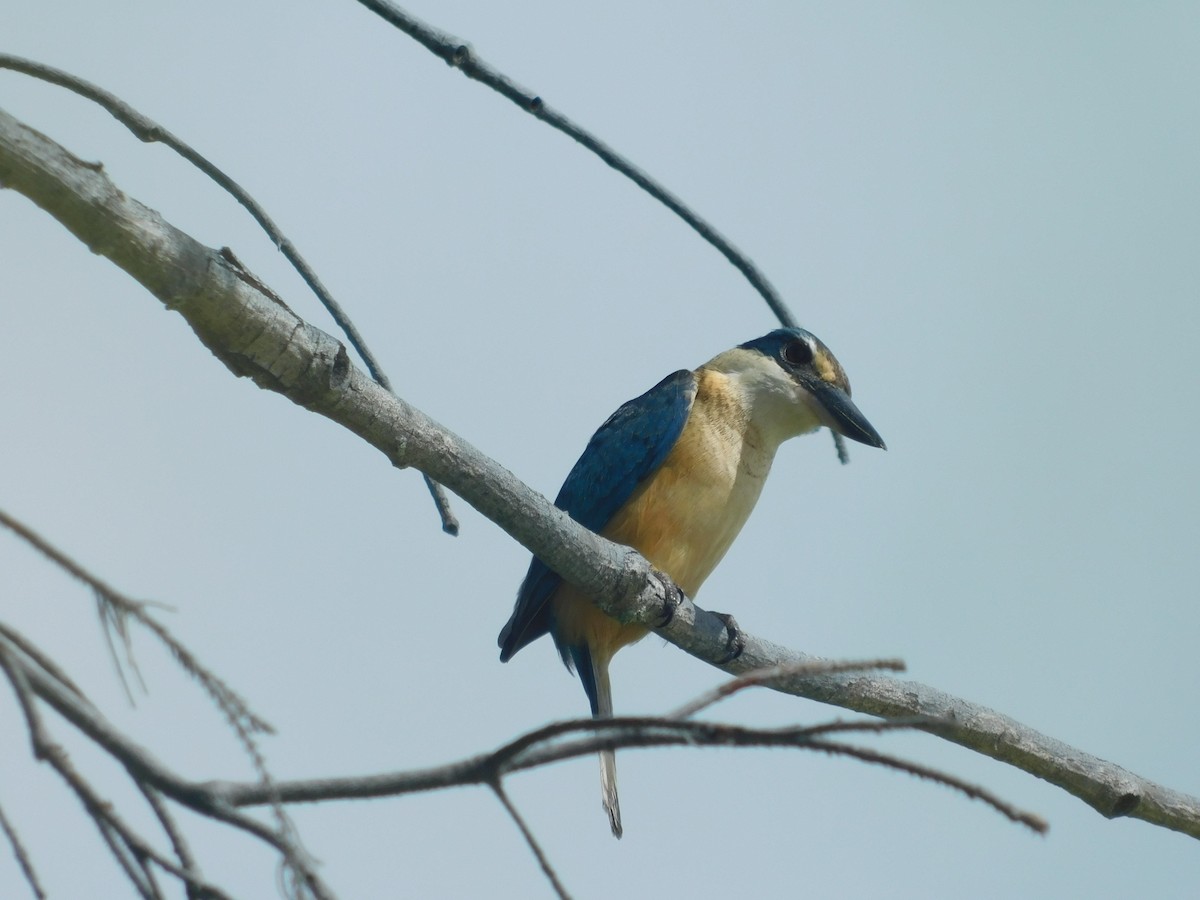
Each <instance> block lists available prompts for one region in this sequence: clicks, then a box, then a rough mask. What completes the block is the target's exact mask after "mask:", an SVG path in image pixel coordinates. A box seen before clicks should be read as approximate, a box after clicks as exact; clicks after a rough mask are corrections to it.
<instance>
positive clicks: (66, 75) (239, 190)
mask: <svg viewBox="0 0 1200 900" xmlns="http://www.w3.org/2000/svg"><path fill="white" fill-rule="evenodd" d="M0 69H11V70H12V71H14V72H21V73H22V74H25V75H29V76H30V77H32V78H37V79H40V80H41V81H45V82H48V83H50V84H55V85H58V86H59V87H62V88H66V89H67V90H69V91H71V92H72V93H74V94H78V95H79V96H80V97H84V98H86V99H88V100H91V101H92V102H93V103H95V104H96V105H97V106H99V107H100V108H101V109H103V110H105V111H106V112H107V113H109V115H111V116H112V117H113V118H114V119H116V120H117V121H118V122H120V123H121V124H122V125H124V126H125V127H126V128H128V129H129V130H130V131H131V132H132V133H133V135H134V137H136V138H137V139H138V140H140V141H143V142H144V143H159V144H163V145H164V146H166V147H169V148H170V149H171V150H174V151H175V152H176V153H178V154H179V155H180V156H182V157H183V158H184V159H185V160H187V161H188V162H189V163H191V164H192V165H193V166H195V167H196V168H197V169H199V170H200V171H201V172H203V173H204V174H205V175H207V176H208V177H209V178H211V179H212V180H213V181H214V182H216V184H217V185H218V186H219V187H220V188H221V189H222V190H224V191H225V192H226V193H228V194H229V195H230V196H231V197H233V198H234V199H235V200H236V201H237V202H238V203H240V204H241V205H242V206H243V207H244V208H245V210H246V211H247V212H248V213H250V216H251V217H252V218H253V219H254V221H255V222H257V223H258V224H259V227H260V228H262V230H263V231H265V232H266V234H267V237H269V238H270V239H271V243H273V244H274V245H275V247H276V248H277V249H278V250H279V251H280V252H281V253H282V254H283V255H284V258H285V259H287V261H288V262H290V263H291V264H292V267H293V268H294V269H295V270H296V271H297V272H298V273H299V274H300V277H301V278H302V279H304V283H305V284H307V285H308V286H309V288H310V289H311V290H312V292H313V293H314V294H315V295H316V297H317V299H318V300H319V301H320V302H321V305H322V306H324V307H325V309H326V311H327V312H328V313H329V315H330V317H332V319H333V321H334V323H335V324H336V325H337V326H338V328H339V329H341V331H342V333H343V334H344V335H346V340H348V341H349V342H350V346H352V347H353V348H354V350H355V352H356V353H358V355H359V358H360V359H361V360H362V361H363V364H364V365H366V367H367V371H369V372H370V373H371V377H372V378H374V379H375V381H376V382H377V383H378V384H379V385H380V386H382V387H383V389H384V390H386V391H391V390H392V383H391V381H390V380H389V379H388V377H387V375H386V374H385V373H384V371H383V366H381V365H380V364H379V361H378V360H377V359H376V358H375V355H374V354H373V353H372V352H371V350H370V348H369V347H367V342H366V339H365V338H363V336H362V333H361V332H360V331H359V330H358V326H356V325H355V324H354V321H353V320H352V319H351V318H350V316H349V315H348V314H347V313H346V311H345V310H344V309H342V306H341V304H340V303H338V302H337V300H335V299H334V297H333V294H331V293H330V292H329V290H328V289H327V288H326V287H325V285H324V283H323V282H322V281H321V279H320V277H318V275H317V273H316V270H314V269H313V268H312V266H310V265H309V264H308V261H307V260H306V259H305V258H304V257H303V256H301V255H300V251H299V250H297V249H296V245H295V244H293V243H292V242H291V240H290V239H289V238H288V237H287V235H285V234H284V233H283V231H282V230H281V229H280V228H279V226H278V225H276V224H275V221H274V220H273V219H272V218H271V217H270V216H269V215H268V214H267V211H266V210H265V209H264V208H263V207H262V206H261V205H260V204H259V203H258V201H257V200H255V199H254V198H253V197H252V196H251V195H250V193H249V192H248V191H247V190H246V189H245V188H243V187H242V186H241V185H240V184H238V183H237V182H236V181H234V180H233V178H231V177H230V176H229V175H228V174H226V173H225V172H224V171H223V170H222V169H221V168H219V167H218V166H217V165H216V164H215V163H213V162H211V161H209V159H208V158H207V157H205V156H204V155H203V154H201V153H200V152H199V151H197V150H196V149H195V148H194V147H192V146H191V145H190V144H188V143H186V142H185V141H183V140H182V139H180V138H178V137H176V136H175V135H174V134H172V133H171V132H170V131H168V130H167V129H166V128H164V127H163V126H162V125H160V124H159V123H158V122H156V121H154V120H153V119H151V118H150V117H149V116H146V115H144V114H143V113H140V112H138V111H137V110H136V109H134V108H133V107H132V106H130V105H129V104H128V103H126V102H125V101H124V100H122V99H121V98H120V97H117V96H116V95H114V94H111V93H109V92H108V91H106V90H104V88H102V87H100V86H99V85H95V84H92V83H91V82H90V81H86V80H84V79H82V78H79V77H78V76H75V75H72V74H71V73H70V72H65V71H63V70H62V69H56V68H55V67H53V66H48V65H45V64H43V63H39V62H34V61H33V60H31V59H24V58H22V57H20V56H13V55H12V54H9V53H0ZM422 476H423V477H424V479H425V485H426V487H428V488H429V493H430V494H431V495H432V497H433V502H434V506H435V507H436V509H437V511H438V516H439V517H440V518H441V521H442V531H444V532H446V534H449V535H457V534H458V528H459V524H458V519H457V518H456V517H455V515H454V511H453V510H452V509H451V508H450V498H449V497H447V496H446V492H445V491H444V490H443V489H442V486H441V485H440V484H438V483H437V482H436V481H434V480H433V479H432V478H430V477H429V476H428V475H426V474H425V473H422Z"/></svg>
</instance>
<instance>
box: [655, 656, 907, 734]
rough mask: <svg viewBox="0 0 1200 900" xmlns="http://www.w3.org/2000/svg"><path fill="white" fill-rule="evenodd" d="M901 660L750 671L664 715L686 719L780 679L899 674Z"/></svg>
mask: <svg viewBox="0 0 1200 900" xmlns="http://www.w3.org/2000/svg"><path fill="white" fill-rule="evenodd" d="M904 670H905V667H904V660H901V659H866V660H846V661H844V662H841V661H838V660H829V659H814V660H806V661H804V662H798V663H783V664H781V665H778V666H768V667H766V668H765V669H754V670H753V671H750V672H746V673H744V674H742V675H739V676H737V677H736V678H732V679H730V680H729V681H726V682H725V683H724V684H720V685H718V686H717V687H715V688H713V689H712V690H711V691H708V692H707V693H704V694H701V695H700V696H699V697H697V698H696V699H695V700H692V701H690V702H688V703H685V704H684V705H683V706H681V707H679V709H677V710H675V711H674V712H671V713H667V718H668V719H689V718H691V717H692V716H694V715H695V714H696V713H698V712H700V711H701V710H703V709H707V708H708V707H710V706H712V705H714V704H715V703H719V702H720V701H721V700H724V699H725V698H726V697H731V696H732V695H734V694H736V693H738V692H739V691H743V690H745V689H746V688H748V687H756V686H758V685H764V684H766V685H769V684H771V683H772V682H775V681H778V680H779V679H781V678H794V677H803V676H805V675H832V674H834V673H837V672H869V671H890V672H903V671H904Z"/></svg>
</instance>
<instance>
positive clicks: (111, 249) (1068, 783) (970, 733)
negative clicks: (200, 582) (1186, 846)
mask: <svg viewBox="0 0 1200 900" xmlns="http://www.w3.org/2000/svg"><path fill="white" fill-rule="evenodd" d="M0 186H3V187H9V188H13V189H15V190H17V191H19V192H20V193H22V194H24V195H25V196H27V197H28V198H29V199H31V200H33V202H34V203H36V204H37V205H38V206H40V207H42V208H43V209H45V210H46V211H47V212H49V213H50V214H51V215H53V216H54V217H55V218H56V219H57V220H58V221H59V222H61V223H62V224H63V225H64V226H65V227H66V228H67V229H69V230H70V231H71V232H72V233H73V234H75V235H76V236H77V237H78V238H79V239H80V240H81V241H83V242H84V243H85V244H86V245H87V246H88V247H89V248H91V249H92V250H93V251H94V252H96V253H100V254H103V255H104V256H107V257H108V258H109V259H111V260H112V261H113V262H115V263H116V264H117V265H119V266H120V267H121V268H123V269H124V270H125V271H127V272H128V273H129V274H130V275H132V276H133V277H134V278H135V279H136V280H137V281H138V282H140V283H141V284H142V285H143V286H144V287H146V288H147V289H148V290H149V291H150V292H151V293H153V294H154V295H155V296H156V297H158V299H159V300H160V301H162V303H163V304H164V305H165V306H166V307H167V308H168V309H173V310H175V311H177V312H179V313H180V314H181V315H182V316H183V317H184V318H185V319H186V320H187V322H188V323H189V325H190V326H191V327H192V329H193V331H195V333H196V335H197V337H199V338H200V340H201V342H202V343H203V344H204V345H205V346H206V347H208V349H209V350H210V351H211V352H212V353H213V354H214V355H215V356H216V357H217V358H218V359H219V360H221V362H223V363H224V364H225V365H226V366H227V367H228V368H229V369H230V371H232V372H234V373H235V374H237V375H241V376H246V377H249V378H252V379H253V380H254V382H255V383H256V384H258V385H259V386H260V387H263V388H267V389H270V390H273V391H276V392H278V393H280V394H283V395H284V396H285V397H288V398H289V399H290V400H292V402H294V403H297V404H299V405H300V406H303V407H305V408H306V409H309V410H312V411H313V412H317V413H320V414H321V415H323V416H326V417H328V418H330V419H332V420H333V421H335V422H337V423H339V424H341V425H343V426H344V427H346V428H348V429H349V430H350V431H352V432H354V433H355V434H356V435H358V436H359V437H361V438H362V439H363V440H365V441H367V442H368V443H370V444H371V445H372V446H374V447H376V448H377V449H379V450H380V451H381V452H382V453H383V454H384V455H385V456H387V458H388V459H390V460H391V461H392V462H393V464H395V465H397V466H414V467H416V468H418V469H420V470H421V471H422V472H424V473H425V474H427V475H429V476H431V477H433V478H434V479H436V480H437V481H440V482H441V483H442V484H444V485H446V486H447V487H449V488H450V489H451V490H453V491H454V492H455V493H457V494H458V495H459V496H461V497H462V498H463V499H464V500H466V501H467V502H468V503H470V504H471V505H472V506H474V507H475V508H476V509H478V510H479V511H480V512H482V513H483V514H484V515H486V516H487V517H488V518H490V519H492V520H493V521H494V522H496V523H497V524H498V525H500V527H502V528H503V529H504V530H505V531H507V532H508V533H509V534H511V535H512V536H513V537H514V538H516V539H517V540H518V541H520V542H521V543H522V544H523V545H524V546H526V547H527V548H529V549H530V550H531V551H533V552H535V553H536V554H537V555H538V556H540V557H541V558H542V559H544V560H545V561H546V562H547V563H548V564H550V565H551V566H552V567H553V568H554V569H555V570H557V571H558V572H560V573H561V574H562V575H563V576H564V577H566V578H567V579H569V580H570V581H572V582H574V583H576V584H578V585H579V586H580V587H582V588H584V589H585V590H586V591H587V592H588V593H589V594H590V595H591V596H593V597H594V598H595V599H596V602H597V604H598V605H599V606H600V607H601V608H602V609H603V610H604V611H605V612H607V613H609V614H610V615H613V616H615V617H616V618H618V619H620V620H622V621H639V622H643V623H646V624H649V625H651V626H653V625H655V624H657V623H659V622H661V621H662V620H663V618H664V610H665V608H666V606H665V601H666V598H667V597H668V596H669V595H670V594H671V593H672V592H673V591H674V588H673V586H671V585H670V584H669V583H668V582H666V581H665V580H664V579H663V578H662V577H661V576H659V575H657V574H655V573H653V572H652V571H651V569H650V567H649V566H648V564H647V563H646V561H645V560H644V559H642V558H641V557H640V556H639V555H638V554H636V553H634V552H633V551H631V550H629V549H628V548H624V547H620V546H617V545H615V544H612V543H610V542H608V541H605V540H603V539H601V538H599V537H597V536H596V535H594V534H592V533H591V532H588V531H587V530H585V529H583V528H581V527H580V526H579V525H578V524H576V523H575V522H573V521H572V520H571V519H569V518H568V517H567V516H565V515H564V514H563V513H562V512H560V511H559V510H557V509H555V508H554V507H553V506H552V505H551V504H550V503H549V501H547V500H546V499H545V498H544V497H542V496H541V495H540V494H537V493H535V492H534V491H532V490H530V489H529V488H528V487H526V486H525V485H524V484H522V483H521V482H520V481H518V480H517V479H516V478H515V477H514V476H513V475H512V474H511V473H510V472H508V471H506V470H505V469H503V468H502V467H501V466H499V465H497V464H496V463H495V462H493V461H492V460H490V459H489V458H488V457H486V456H484V455H483V454H482V453H480V452H479V451H478V450H476V449H475V448H474V447H472V446H471V445H470V444H468V443H467V442H466V441H464V440H462V439H461V438H459V437H458V436H457V435H455V434H453V433H452V432H450V431H448V430H447V429H445V428H443V427H441V426H440V425H438V424H437V423H436V422H434V421H433V420H431V419H430V418H429V417H427V416H426V415H424V414H423V413H421V412H420V411H419V410H416V409H414V408H412V407H411V406H409V405H408V404H406V403H404V402H403V401H402V400H398V399H397V398H396V397H394V396H393V395H391V394H389V393H388V392H387V391H385V390H383V389H382V388H380V387H379V386H378V385H377V384H375V383H374V382H372V381H371V379H370V378H368V377H367V376H366V375H365V374H364V373H362V372H361V371H359V370H358V369H357V368H355V367H354V366H353V365H351V363H350V360H349V357H348V356H347V354H346V350H345V348H344V347H343V346H342V345H341V344H340V343H339V342H338V341H336V340H335V339H334V338H332V337H330V336H329V335H327V334H325V333H324V332H322V331H320V330H319V329H317V328H314V327H313V326H311V325H309V324H308V323H306V322H304V321H303V320H302V319H300V318H299V317H298V316H297V315H296V314H295V313H293V312H292V311H291V310H290V309H288V308H287V307H286V306H285V305H284V304H283V303H282V301H280V300H279V299H278V298H276V297H274V296H273V295H272V294H270V292H269V291H267V290H266V289H265V288H264V287H263V286H262V285H260V283H259V282H258V281H257V280H256V279H254V278H253V276H251V275H250V274H249V273H247V272H246V271H245V270H244V269H242V267H241V266H240V265H237V264H236V261H234V260H233V258H232V255H231V254H228V253H222V252H219V251H215V250H212V249H210V248H208V247H205V246H203V245H202V244H200V243H198V242H197V241H195V240H193V239H192V238H191V237H189V236H188V235H186V234H184V233H183V232H181V231H179V230H178V229H176V228H174V227H172V226H171V225H170V224H168V223H167V222H165V221H163V219H162V217H161V216H159V215H158V214H157V213H156V212H154V211H153V210H150V209H148V208H146V207H145V206H143V205H142V204H140V203H138V202H137V201H136V200H133V199H131V198H129V197H126V196H125V195H124V194H123V193H121V191H120V190H118V189H117V188H116V186H115V185H113V183H112V182H111V181H110V180H109V179H108V177H107V176H106V175H105V174H104V173H103V171H102V170H101V168H100V167H99V166H96V165H90V164H87V163H84V162H81V161H80V160H78V159H76V158H75V157H74V156H72V155H71V154H70V153H68V152H67V151H66V150H64V149H63V148H62V147H60V146H58V145H57V144H55V143H54V142H53V141H51V140H49V139H48V138H46V137H45V136H43V135H41V134H38V133H37V132H35V131H32V130H31V129H29V128H26V127H25V126H23V125H21V124H20V123H19V122H17V121H16V120H15V119H13V118H12V117H10V116H8V115H6V114H5V113H3V112H2V111H0ZM659 633H660V634H661V635H662V636H663V637H665V638H666V639H667V640H669V641H671V642H672V643H674V644H676V645H677V646H679V647H680V648H682V649H683V650H685V651H687V652H688V653H690V654H692V655H693V656H696V657H697V658H699V659H702V660H705V661H706V662H709V663H711V664H712V665H715V666H718V667H720V668H723V669H724V670H725V671H727V672H730V673H733V674H740V673H743V672H746V671H749V670H752V669H758V668H764V667H767V666H772V665H778V664H781V663H783V664H786V663H794V662H797V661H802V660H805V659H811V658H812V657H806V656H804V655H803V654H799V653H796V652H794V651H791V650H788V649H786V648H784V647H779V646H777V645H775V644H771V643H769V642H767V641H764V640H762V639H760V638H756V637H753V636H751V635H747V636H746V647H745V650H744V652H743V653H742V655H741V656H740V657H739V658H738V659H737V660H735V661H734V662H732V663H728V664H724V665H722V663H721V661H722V660H723V658H724V657H725V655H726V651H725V643H726V641H725V638H726V636H725V631H724V625H723V624H722V623H721V621H720V620H718V619H717V618H716V617H714V616H712V615H711V614H709V613H706V612H704V611H703V610H701V609H699V608H697V607H696V606H694V605H693V604H691V603H690V602H688V601H686V600H685V601H684V603H683V605H682V607H681V608H680V609H679V610H678V611H677V612H676V614H675V616H674V618H673V619H672V620H671V622H670V624H669V625H667V626H666V627H664V628H661V629H660V630H659ZM774 687H776V688H777V689H779V690H784V691H787V692H789V693H793V694H797V695H799V696H803V697H808V698H811V699H814V700H820V701H823V702H826V703H833V704H836V705H838V706H843V707H845V708H847V709H853V710H857V711H860V712H865V713H871V714H874V715H879V716H886V717H901V716H902V717H909V716H913V715H923V716H932V717H937V718H939V719H942V720H944V721H945V724H944V725H939V726H936V727H930V728H929V729H928V730H930V731H932V732H934V733H936V734H938V735H939V736H940V737H943V738H946V739H947V740H951V741H954V742H955V743H958V744H961V745H963V746H965V747H969V748H971V749H973V750H976V751H978V752H980V753H983V754H985V755H987V756H991V757H993V758H995V759H998V760H1001V761H1003V762H1007V763H1010V764H1011V765H1014V766H1017V767H1018V768H1021V769H1023V770H1025V771H1027V772H1030V773H1032V774H1034V775H1037V776H1038V777H1040V778H1043V779H1045V780H1047V781H1049V782H1051V783H1053V784H1055V785H1058V786H1059V787H1061V788H1063V789H1064V790H1067V791H1069V792H1070V793H1072V794H1074V795H1075V796H1077V797H1079V798H1080V799H1081V800H1083V801H1084V802H1086V803H1088V804H1089V805H1090V806H1092V807H1093V808H1095V809H1096V810H1097V811H1099V812H1100V813H1101V814H1103V815H1105V816H1108V817H1115V816H1133V817H1136V818H1140V819H1144V820H1146V821H1148V822H1152V823H1154V824H1157V825H1162V826H1164V827H1167V828H1171V829H1174V830H1176V831H1181V832H1184V833H1186V834H1190V835H1191V836H1193V837H1200V800H1197V799H1196V798H1194V797H1190V796H1187V795H1185V794H1181V793H1177V792H1174V791H1170V790H1168V789H1166V788H1163V787H1161V786H1159V785H1157V784H1154V783H1152V782H1149V781H1146V780H1145V779H1142V778H1139V777H1138V776H1136V775H1134V774H1132V773H1130V772H1127V771H1126V770H1124V769H1122V768H1120V767H1119V766H1115V765H1113V764H1111V763H1108V762H1105V761H1104V760H1101V759H1098V758H1096V757H1094V756H1091V755H1089V754H1087V753H1083V752H1082V751H1079V750H1076V749H1074V748H1072V747H1068V746H1067V745H1065V744H1062V743H1061V742H1059V741H1056V740H1053V739H1052V738H1048V737H1046V736H1045V735H1042V734H1039V733H1038V732H1036V731H1033V730H1032V729H1030V728H1027V727H1025V726H1024V725H1021V724H1020V723H1019V722H1016V721H1014V720H1013V719H1010V718H1008V717H1007V716H1003V715H1001V714H999V713H997V712H994V711H992V710H989V709H986V708H984V707H979V706H976V705H973V704H970V703H967V702H966V701H964V700H960V699H958V698H955V697H952V696H950V695H948V694H945V693H944V692H942V691H939V690H936V689H934V688H930V687H927V686H925V685H922V684H917V683H915V682H909V681H901V680H898V679H894V678H888V677H885V676H881V675H869V676H868V675H851V674H841V675H825V676H807V677H796V678H792V679H786V680H783V681H780V682H778V683H776V684H774Z"/></svg>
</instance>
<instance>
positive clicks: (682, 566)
mask: <svg viewBox="0 0 1200 900" xmlns="http://www.w3.org/2000/svg"><path fill="white" fill-rule="evenodd" d="M776 447H777V445H769V444H768V443H767V442H766V441H764V440H763V439H762V435H761V433H760V432H759V430H758V429H757V428H755V427H754V425H753V422H752V421H751V418H750V412H749V409H748V405H747V403H746V400H745V398H744V396H743V395H742V394H741V392H740V391H739V389H738V385H737V382H736V379H734V378H732V377H730V376H728V375H724V374H722V373H719V372H714V371H710V370H706V369H702V370H700V373H699V383H698V384H697V389H696V399H695V401H694V402H693V404H692V409H691V412H690V414H689V416H688V421H687V424H686V425H685V426H684V429H683V432H682V433H681V434H680V436H679V440H678V441H677V442H676V444H675V447H674V448H673V449H672V450H671V452H670V453H669V454H668V455H667V457H666V459H665V460H664V461H663V463H662V465H661V466H660V467H659V468H658V470H657V471H656V472H655V473H654V474H653V475H651V476H650V477H649V478H647V479H646V480H645V481H643V482H642V483H641V484H640V485H639V486H638V488H637V489H636V490H635V491H634V493H633V495H632V496H631V497H630V499H629V501H628V502H627V503H626V504H625V505H624V506H623V507H621V509H619V510H618V511H617V514H616V515H615V516H613V518H612V520H611V521H610V522H609V523H608V525H607V526H606V527H605V528H604V529H603V530H602V531H601V532H600V533H601V534H602V535H603V536H604V537H606V538H608V539H610V540H612V541H616V542H617V543H619V544H626V545H628V546H630V547H633V548H635V549H636V550H637V551H638V552H639V553H641V554H642V555H643V556H645V557H646V559H648V560H649V561H650V563H651V564H652V565H653V566H654V567H655V568H657V569H659V570H661V571H663V572H665V573H666V574H668V575H669V576H671V579H672V580H673V581H674V582H675V583H676V584H678V585H679V587H680V588H682V589H683V591H684V593H686V594H687V595H688V596H689V597H694V596H695V595H696V592H697V591H698V590H699V589H700V586H701V585H702V584H703V583H704V580H705V579H706V578H708V576H709V574H711V573H712V570H713V569H714V568H716V566H717V563H719V562H720V561H721V559H722V557H724V555H725V552H726V551H727V550H728V549H729V547H730V545H731V544H732V543H733V540H734V538H736V537H737V535H738V532H739V531H741V529H742V526H743V525H744V524H745V522H746V519H747V518H748V517H749V515H750V511H751V510H752V509H753V508H754V504H755V503H756V502H757V501H758V496H759V493H760V492H761V491H762V486H763V483H764V482H765V480H766V477H767V473H768V472H769V471H770V468H771V462H772V460H773V458H774V456H775V450H776ZM553 603H554V610H555V619H556V622H557V629H558V633H559V635H560V640H563V641H564V642H565V643H567V644H574V643H579V642H581V641H586V642H587V643H588V645H589V646H590V647H591V648H592V654H593V656H594V657H596V656H604V657H606V658H607V657H611V655H612V654H613V653H615V652H616V651H617V650H618V649H620V648H621V647H623V646H625V645H626V644H630V643H633V642H634V641H636V640H640V639H641V638H642V637H644V636H645V635H646V633H647V632H646V629H645V628H643V627H642V626H640V625H621V624H620V623H618V622H617V621H616V620H614V619H611V618H609V617H608V616H606V615H604V614H603V613H601V612H600V611H599V610H598V609H596V608H595V607H594V606H593V605H592V604H591V603H590V602H589V601H588V600H587V599H586V598H585V597H584V596H582V595H581V594H580V593H579V592H578V591H577V590H576V589H575V588H574V587H572V586H571V585H568V584H566V583H564V584H563V586H562V587H561V588H560V589H559V590H558V592H557V593H556V594H555V596H554V599H553Z"/></svg>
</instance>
